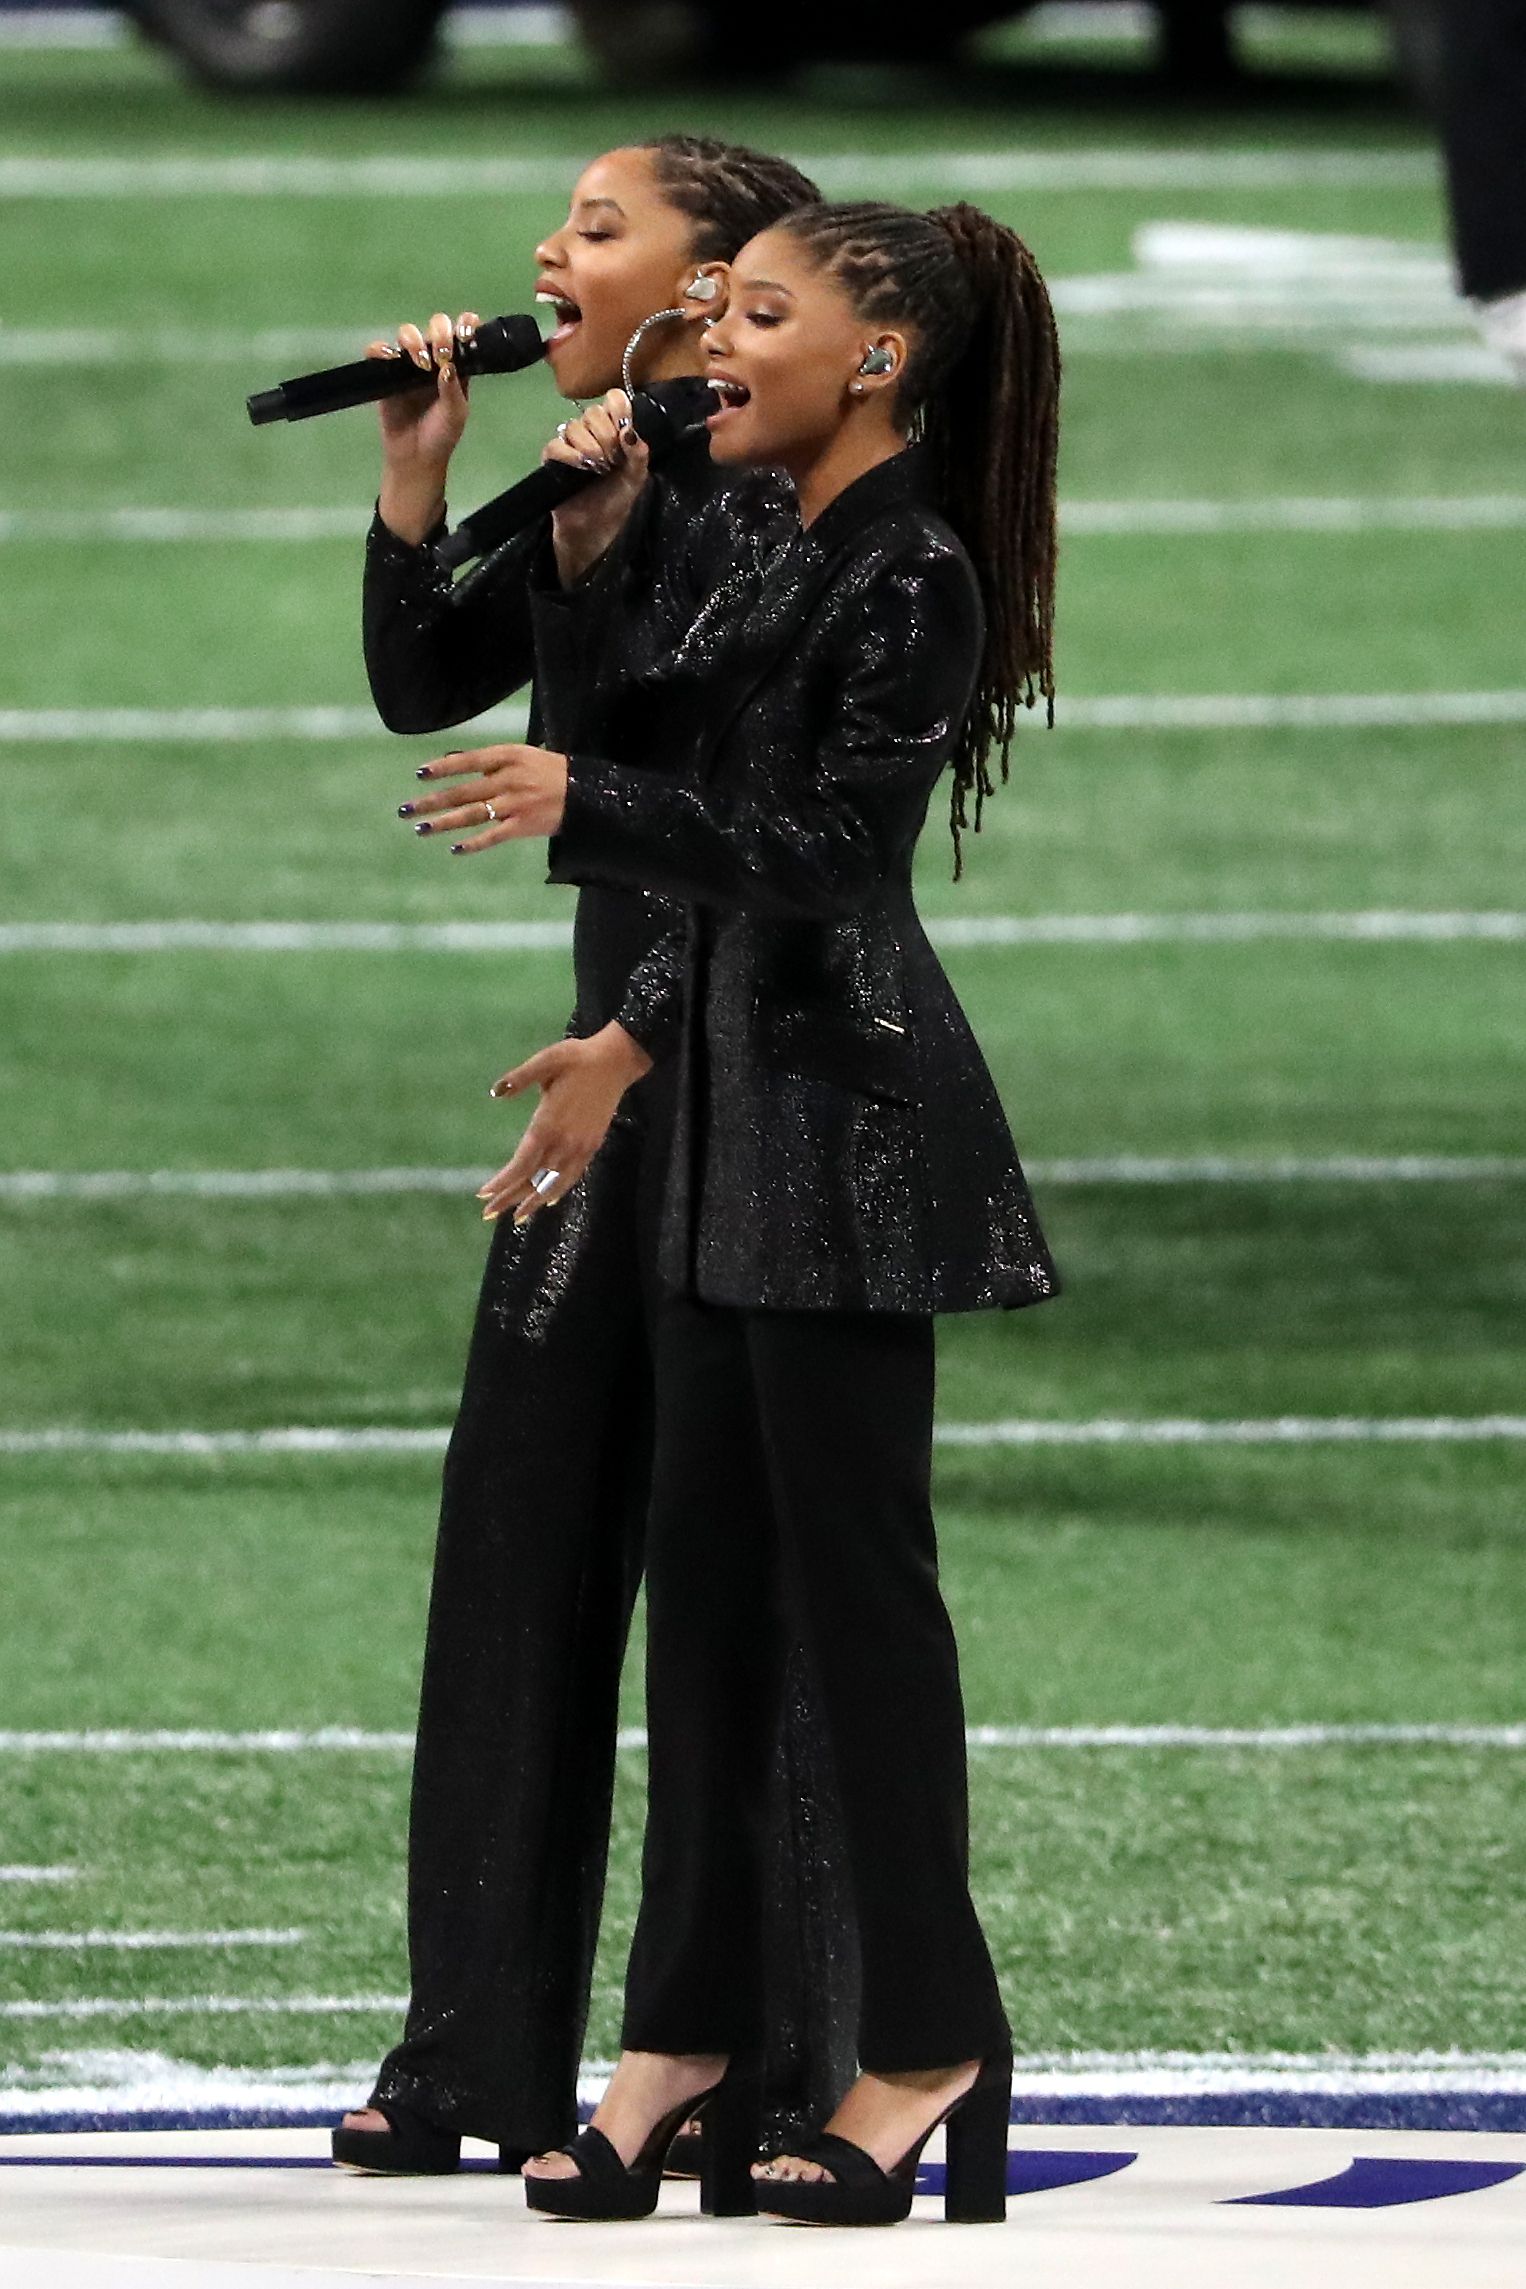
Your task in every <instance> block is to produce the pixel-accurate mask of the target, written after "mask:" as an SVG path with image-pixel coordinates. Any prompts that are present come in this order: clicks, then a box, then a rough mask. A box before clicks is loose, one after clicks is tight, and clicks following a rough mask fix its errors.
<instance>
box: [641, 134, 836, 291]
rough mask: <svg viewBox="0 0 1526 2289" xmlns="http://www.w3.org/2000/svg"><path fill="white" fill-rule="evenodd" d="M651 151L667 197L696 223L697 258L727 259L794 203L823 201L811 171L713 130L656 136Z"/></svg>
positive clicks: (643, 146)
mask: <svg viewBox="0 0 1526 2289" xmlns="http://www.w3.org/2000/svg"><path fill="white" fill-rule="evenodd" d="M635 148H636V149H637V150H638V151H650V152H651V153H652V158H653V165H654V167H655V170H656V174H657V180H658V182H659V184H660V185H661V187H662V192H663V196H664V197H665V198H666V199H667V200H668V202H669V203H670V204H671V205H672V206H675V207H676V208H677V209H678V211H679V213H680V214H683V215H687V216H688V217H689V218H690V220H691V221H692V222H693V224H694V259H695V261H696V262H729V261H730V260H731V257H732V256H733V255H734V254H735V253H736V252H737V251H738V249H739V248H741V247H744V246H745V245H746V244H747V241H748V240H749V239H750V238H756V237H757V235H758V233H759V231H764V230H767V229H768V228H769V227H770V225H771V224H773V223H776V222H778V221H779V219H780V217H781V216H783V215H786V214H788V213H789V212H790V211H791V209H792V208H795V207H803V206H808V205H812V204H815V203H817V202H819V200H820V198H821V192H820V191H819V190H818V188H817V186H816V185H815V184H814V183H813V182H812V181H811V179H810V177H809V176H808V175H802V174H801V172H800V169H799V168H798V167H792V166H791V165H790V162H789V161H788V160H787V159H777V158H775V157H774V155H773V153H772V152H769V151H753V150H750V149H749V148H748V147H747V145H746V144H745V143H722V142H720V141H719V140H718V139H717V138H716V137H714V136H710V135H657V136H653V137H652V138H651V140H650V141H649V142H644V143H638V144H637V145H636V146H635Z"/></svg>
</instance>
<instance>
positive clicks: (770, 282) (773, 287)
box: [732, 278, 795, 302]
mask: <svg viewBox="0 0 1526 2289" xmlns="http://www.w3.org/2000/svg"><path fill="white" fill-rule="evenodd" d="M732 283H733V284H734V285H737V286H740V287H741V289H742V292H743V293H744V294H783V295H785V296H787V297H788V299H789V300H790V301H791V302H793V301H794V299H795V297H794V295H793V294H791V293H790V290H789V288H788V287H787V286H781V285H780V284H779V281H778V280H777V279H776V278H738V279H735V280H733V282H732Z"/></svg>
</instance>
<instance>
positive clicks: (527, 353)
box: [247, 318, 545, 429]
mask: <svg viewBox="0 0 1526 2289" xmlns="http://www.w3.org/2000/svg"><path fill="white" fill-rule="evenodd" d="M544 350H545V344H544V342H543V341H542V340H541V332H540V328H539V326H538V325H537V324H536V322H535V320H534V319H533V318H489V319H488V321H487V323H486V325H484V326H479V327H478V328H477V331H476V333H475V334H471V335H469V336H468V337H467V338H466V340H464V341H460V342H458V343H457V344H456V371H457V373H459V374H460V375H462V376H463V377H464V379H466V380H467V381H470V380H471V379H472V378H473V377H474V376H475V375H477V374H517V373H518V372H520V371H521V369H522V368H523V367H525V366H533V365H534V364H535V362H536V360H537V358H539V357H541V356H542V355H543V353H544ZM438 372H439V369H438V367H437V366H435V365H433V364H430V365H429V366H420V365H416V364H415V363H414V361H413V359H412V358H411V357H409V356H408V354H407V352H406V351H405V352H404V353H403V355H402V356H401V357H397V358H357V359H356V361H355V363H354V364H353V365H350V366H330V367H328V368H327V370H326V371H325V372H323V373H321V374H298V375H297V376H296V378H295V380H293V381H284V382H279V383H278V384H277V385H276V387H275V388H274V389H262V390H257V391H256V392H255V394H254V396H253V397H251V398H250V399H249V400H248V401H247V402H248V406H249V418H250V420H251V421H252V422H253V423H254V425H255V427H256V428H257V429H258V428H260V427H261V426H262V424H264V423H265V422H267V421H311V420H312V418H313V415H314V414H315V413H341V412H343V411H344V409H345V407H347V406H351V405H374V404H375V403H376V401H377V399H378V398H383V397H402V396H403V395H404V394H405V393H406V392H407V391H408V390H411V389H433V388H434V386H435V382H436V378H437V376H438Z"/></svg>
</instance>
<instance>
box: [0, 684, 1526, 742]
mask: <svg viewBox="0 0 1526 2289" xmlns="http://www.w3.org/2000/svg"><path fill="white" fill-rule="evenodd" d="M1521 723H1526V691H1522V690H1514V691H1512V690H1506V691H1414V692H1111V693H1094V694H1090V695H1087V696H1084V697H1077V698H1071V699H1064V700H1062V701H1061V703H1060V707H1059V710H1058V724H1057V727H1058V728H1059V729H1060V730H1062V731H1065V730H1072V731H1263V730H1270V731H1415V730H1428V729H1433V728H1436V727H1438V726H1444V725H1464V726H1466V725H1470V724H1473V725H1480V724H1521ZM468 728H469V729H470V730H471V731H472V732H473V733H475V734H477V735H480V736H481V737H482V738H483V739H499V738H502V739H514V738H518V737H522V736H523V733H524V728H525V713H524V710H523V708H520V707H502V708H493V709H492V710H490V711H489V713H487V714H486V715H483V716H479V717H478V719H477V721H476V722H475V723H474V724H472V725H470V726H469V727H468ZM392 736H393V735H392V734H391V733H389V732H387V731H386V730H385V729H384V728H383V726H382V725H381V724H380V723H379V722H378V721H377V718H376V716H375V714H374V713H373V711H372V710H371V709H370V708H364V707H321V706H320V707H166V708H157V707H9V708H0V744H5V745H9V746H26V747H33V746H40V745H41V746H55V745H59V744H64V745H97V744H101V743H107V744H111V745H121V744H127V745H137V746H145V745H146V746H162V745H183V744H186V743H190V744H196V745H201V744H205V745H222V744H225V743H228V742H243V741H248V740H286V739H293V740H311V741H322V740H329V739H376V740H383V739H389V738H391V737H392ZM431 736H435V735H431Z"/></svg>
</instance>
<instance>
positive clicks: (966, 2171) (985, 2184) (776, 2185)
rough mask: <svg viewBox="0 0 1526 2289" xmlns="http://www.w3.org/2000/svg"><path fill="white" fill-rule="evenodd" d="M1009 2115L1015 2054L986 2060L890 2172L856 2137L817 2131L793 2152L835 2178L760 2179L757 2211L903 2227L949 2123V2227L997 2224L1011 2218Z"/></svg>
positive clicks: (803, 2219) (816, 2221)
mask: <svg viewBox="0 0 1526 2289" xmlns="http://www.w3.org/2000/svg"><path fill="white" fill-rule="evenodd" d="M1011 2112H1012V2053H1011V2051H1010V2050H1007V2051H1003V2052H1000V2053H999V2054H998V2055H997V2056H996V2057H994V2058H988V2059H985V2060H983V2061H982V2063H981V2068H980V2072H979V2074H977V2075H976V2077H975V2080H974V2081H973V2082H972V2083H971V2085H970V2087H969V2089H968V2090H967V2091H966V2092H965V2093H964V2095H963V2097H962V2098H956V2099H955V2100H954V2102H953V2104H952V2105H951V2106H947V2107H945V2108H944V2110H943V2112H942V2113H941V2114H940V2115H939V2117H938V2120H937V2122H932V2123H929V2125H928V2127H927V2129H926V2130H924V2131H923V2133H922V2135H921V2137H920V2138H919V2139H918V2140H917V2142H916V2144H915V2145H914V2146H910V2147H908V2148H907V2150H906V2152H905V2153H904V2154H903V2155H902V2156H901V2159H900V2160H899V2162H897V2163H896V2165H895V2167H894V2168H893V2169H891V2170H882V2169H881V2168H880V2166H879V2164H878V2162H876V2160H875V2159H874V2156H873V2155H872V2154H866V2153H865V2152H864V2149H863V2147H862V2146H855V2145H854V2143H853V2141H852V2139H851V2138H839V2137H838V2136H837V2134H836V2132H835V2131H832V2130H819V2131H817V2133H816V2134H815V2136H814V2137H811V2138H806V2139H803V2140H802V2141H801V2143H800V2144H799V2145H798V2146H796V2147H794V2148H792V2151H793V2152H794V2153H795V2154H797V2155H798V2156H799V2158H800V2160H801V2161H802V2162H817V2163H819V2164H820V2166H821V2167H822V2169H824V2170H830V2171H831V2172H832V2176H831V2177H830V2178H821V2179H814V2180H801V2179H789V2178H756V2179H754V2181H753V2191H754V2193H755V2194H756V2196H757V2202H758V2209H759V2211H760V2213H761V2214H762V2215H764V2216H767V2217H782V2218H788V2219H790V2220H791V2221H792V2223H794V2224H796V2225H899V2224H900V2222H901V2220H902V2218H904V2217H908V2216H910V2214H911V2197H912V2193H913V2191H914V2189H915V2187H916V2181H917V2164H918V2163H919V2162H920V2161H921V2159H922V2149H923V2147H924V2146H925V2145H926V2144H927V2141H928V2140H929V2138H931V2136H932V2134H933V2132H934V2131H935V2130H936V2129H937V2128H938V2126H939V2124H940V2123H942V2124H946V2125H947V2136H946V2172H945V2179H944V2192H943V2215H944V2217H945V2218H946V2219H947V2220H948V2222H949V2223H950V2224H951V2225H1000V2224H1001V2223H1002V2222H1003V2221H1004V2219H1005V2218H1006V2214H1007V2128H1008V2123H1009V2121H1010V2119H1011Z"/></svg>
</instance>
